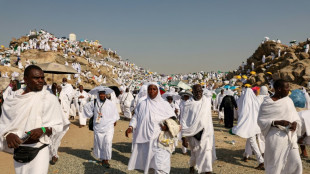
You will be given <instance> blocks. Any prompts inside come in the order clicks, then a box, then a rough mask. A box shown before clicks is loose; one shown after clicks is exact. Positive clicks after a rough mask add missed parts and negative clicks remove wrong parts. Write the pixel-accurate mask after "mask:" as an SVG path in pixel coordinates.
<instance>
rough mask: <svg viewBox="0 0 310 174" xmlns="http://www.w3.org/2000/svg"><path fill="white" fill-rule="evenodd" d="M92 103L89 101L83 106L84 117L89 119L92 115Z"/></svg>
mask: <svg viewBox="0 0 310 174" xmlns="http://www.w3.org/2000/svg"><path fill="white" fill-rule="evenodd" d="M94 107H95V106H94V101H90V102H88V103H86V104H85V105H84V108H83V110H84V116H85V117H87V118H91V117H92V116H93V115H94Z"/></svg>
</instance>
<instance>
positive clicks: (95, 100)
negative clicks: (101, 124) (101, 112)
mask: <svg viewBox="0 0 310 174" xmlns="http://www.w3.org/2000/svg"><path fill="white" fill-rule="evenodd" d="M96 103H97V99H96V98H95V99H94V110H93V113H94V112H95V107H96Z"/></svg>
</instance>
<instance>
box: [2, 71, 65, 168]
mask: <svg viewBox="0 0 310 174" xmlns="http://www.w3.org/2000/svg"><path fill="white" fill-rule="evenodd" d="M24 81H25V83H26V85H27V86H26V88H25V89H20V90H18V91H17V92H16V95H14V96H13V95H12V96H10V97H8V98H7V99H6V101H5V102H4V105H3V113H2V115H1V118H0V150H2V151H6V152H13V150H14V159H15V161H14V167H15V173H17V174H30V173H31V174H44V173H47V172H48V166H49V156H50V154H49V149H48V148H47V147H46V146H47V145H48V144H50V136H51V135H54V134H56V133H58V132H61V131H62V129H63V120H62V112H61V109H60V104H59V102H58V100H57V98H56V96H54V95H53V94H51V93H50V92H49V91H48V90H46V89H43V86H44V73H43V71H42V69H41V68H39V67H38V66H35V65H30V66H28V67H27V68H26V69H25V72H24ZM21 150H24V151H28V152H30V151H31V152H34V151H36V150H39V151H38V153H37V155H36V156H34V158H33V159H32V160H31V159H29V160H26V159H25V158H23V157H25V156H27V157H30V156H29V153H27V154H22V153H21V152H22V151H21Z"/></svg>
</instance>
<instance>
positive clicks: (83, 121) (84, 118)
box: [76, 90, 89, 125]
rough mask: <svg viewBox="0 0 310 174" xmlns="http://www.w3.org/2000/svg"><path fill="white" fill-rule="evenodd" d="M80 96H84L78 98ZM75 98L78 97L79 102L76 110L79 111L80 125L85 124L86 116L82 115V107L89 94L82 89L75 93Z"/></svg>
mask: <svg viewBox="0 0 310 174" xmlns="http://www.w3.org/2000/svg"><path fill="white" fill-rule="evenodd" d="M80 96H83V97H84V98H80V99H78V98H79V97H80ZM76 98H77V99H78V103H79V105H78V112H79V122H80V125H86V121H87V118H86V117H85V116H84V112H83V108H84V105H85V104H86V103H87V102H88V100H89V94H88V93H87V92H86V91H84V90H83V91H82V92H80V91H78V92H77V94H76Z"/></svg>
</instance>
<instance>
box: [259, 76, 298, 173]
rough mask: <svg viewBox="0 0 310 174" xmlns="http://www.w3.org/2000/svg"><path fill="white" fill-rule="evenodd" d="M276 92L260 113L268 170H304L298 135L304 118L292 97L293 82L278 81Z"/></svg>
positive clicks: (275, 84) (276, 82)
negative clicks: (297, 109) (301, 117)
mask: <svg viewBox="0 0 310 174" xmlns="http://www.w3.org/2000/svg"><path fill="white" fill-rule="evenodd" d="M273 87H274V91H275V94H274V95H273V96H272V97H265V98H264V101H263V103H262V105H261V107H260V111H259V115H258V125H259V127H260V128H261V131H262V134H263V135H264V137H265V143H266V144H265V155H264V160H265V162H264V163H265V164H264V165H265V170H266V173H267V174H283V173H287V174H301V173H302V163H301V159H300V156H299V150H298V144H297V135H298V134H300V126H301V121H300V117H299V116H298V113H297V111H296V109H295V106H294V103H293V101H292V100H291V99H290V98H289V97H288V94H289V91H290V86H289V83H288V82H286V81H284V80H277V81H275V82H274V85H273Z"/></svg>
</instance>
